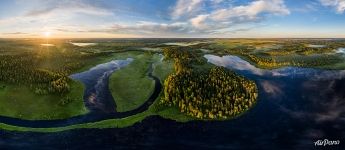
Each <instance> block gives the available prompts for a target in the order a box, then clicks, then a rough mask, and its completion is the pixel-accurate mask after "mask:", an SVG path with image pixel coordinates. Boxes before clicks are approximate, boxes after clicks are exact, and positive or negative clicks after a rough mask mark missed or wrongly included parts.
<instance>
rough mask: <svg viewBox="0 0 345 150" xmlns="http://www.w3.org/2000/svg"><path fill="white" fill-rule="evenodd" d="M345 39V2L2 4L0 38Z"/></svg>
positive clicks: (32, 0)
mask: <svg viewBox="0 0 345 150" xmlns="http://www.w3.org/2000/svg"><path fill="white" fill-rule="evenodd" d="M47 32H49V33H50V36H51V37H56V38H81V37H84V38H89V37H90V38H91V37H93V38H122V37H126V38H130V37H133V38H138V37H145V38H149V37H162V38H164V37H167V38H170V37H177V38H188V37H200V38H203V37H212V38H216V37H220V38H261V37H262V38H276V37H279V38H286V37H289V38H294V37H296V38H305V37H312V38H345V0H74V1H72V0H59V1H56V0H1V1H0V37H3V38H7V37H10V38H11V37H14V38H16V37H25V38H26V37H44V35H45V34H44V33H47Z"/></svg>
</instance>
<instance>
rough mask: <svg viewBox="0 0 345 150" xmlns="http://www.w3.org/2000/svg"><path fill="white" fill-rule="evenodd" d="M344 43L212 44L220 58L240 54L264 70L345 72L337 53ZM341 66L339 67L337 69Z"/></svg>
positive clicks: (224, 41)
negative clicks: (299, 68) (327, 70)
mask: <svg viewBox="0 0 345 150" xmlns="http://www.w3.org/2000/svg"><path fill="white" fill-rule="evenodd" d="M340 47H345V42H344V41H343V40H293V39H266V40H264V39H222V40H216V42H215V43H213V44H210V45H208V46H207V47H206V48H209V49H212V50H214V51H215V52H216V53H217V54H219V55H227V54H230V55H237V56H240V57H241V58H243V59H245V60H247V61H249V62H251V63H252V64H253V65H256V66H257V67H260V68H267V69H272V68H279V67H284V66H296V67H317V68H326V69H344V68H345V67H344V65H342V63H343V62H344V61H345V58H344V57H343V56H342V55H341V54H336V53H335V52H334V51H335V49H337V48H340ZM335 64H337V65H336V66H334V65H335Z"/></svg>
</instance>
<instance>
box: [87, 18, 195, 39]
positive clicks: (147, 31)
mask: <svg viewBox="0 0 345 150" xmlns="http://www.w3.org/2000/svg"><path fill="white" fill-rule="evenodd" d="M191 31H192V29H190V28H189V26H188V24H187V23H183V22H175V23H171V24H166V23H155V22H147V21H139V22H137V23H136V24H135V25H123V24H114V25H112V26H111V27H108V28H106V29H101V30H92V31H91V32H105V33H115V34H117V33H124V34H141V35H144V36H151V37H152V36H172V35H179V34H186V33H189V32H191Z"/></svg>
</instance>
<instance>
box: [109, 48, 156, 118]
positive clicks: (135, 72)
mask: <svg viewBox="0 0 345 150" xmlns="http://www.w3.org/2000/svg"><path fill="white" fill-rule="evenodd" d="M129 54H131V55H132V56H127V57H132V58H133V59H134V60H133V62H131V63H130V64H129V65H128V66H126V67H125V68H122V69H120V70H118V71H115V72H114V73H113V74H112V76H111V77H110V82H109V88H110V91H111V93H112V95H113V97H114V99H115V103H116V110H117V111H118V112H125V111H130V110H133V109H135V108H138V107H139V106H140V105H142V104H143V103H144V102H145V101H146V100H147V99H148V98H149V97H150V95H151V94H152V92H153V90H154V86H155V83H154V80H152V79H151V78H149V77H148V76H147V73H148V68H149V66H150V64H151V63H152V62H153V61H154V60H153V59H154V58H155V57H153V55H151V54H148V53H139V54H138V53H133V52H132V53H129ZM122 55H124V54H122Z"/></svg>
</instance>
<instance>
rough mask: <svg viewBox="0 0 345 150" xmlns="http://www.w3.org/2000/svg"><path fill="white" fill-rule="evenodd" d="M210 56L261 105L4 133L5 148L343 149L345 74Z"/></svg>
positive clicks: (3, 142) (344, 72) (211, 59)
mask: <svg viewBox="0 0 345 150" xmlns="http://www.w3.org/2000/svg"><path fill="white" fill-rule="evenodd" d="M205 58H207V59H208V61H209V62H210V63H212V64H215V65H219V66H224V67H226V68H229V69H231V70H234V71H235V72H237V73H238V74H240V75H243V76H245V77H247V78H250V79H252V80H254V81H255V82H256V83H257V85H258V89H259V97H258V101H257V104H256V105H255V106H254V107H253V108H252V109H250V110H249V111H248V112H247V113H245V114H244V115H242V116H240V117H238V118H235V119H232V120H227V121H210V122H204V121H192V122H187V123H178V122H175V121H173V120H167V119H163V118H161V117H157V116H152V117H149V118H147V119H145V120H144V121H142V122H140V123H136V124H135V125H133V126H130V127H126V128H112V129H76V130H70V131H63V132H58V133H32V132H24V133H23V132H14V131H0V135H1V136H0V138H1V139H0V146H1V147H4V148H14V149H23V148H26V147H28V146H30V147H31V148H33V149H42V148H46V147H50V148H51V149H80V148H82V147H88V148H90V149H116V148H148V149H152V148H162V149H163V148H164V149H166V148H167V145H169V147H168V148H185V149H186V148H198V149H208V148H228V149H248V148H250V149H258V148H263V149H314V148H315V145H314V142H315V141H317V140H323V139H328V140H340V141H341V143H340V145H338V146H333V147H331V148H341V147H343V144H342V142H344V141H345V92H344V91H345V71H344V70H338V71H335V70H319V69H312V68H298V67H284V68H279V69H273V70H266V69H260V68H256V67H255V66H253V65H251V64H250V63H248V62H246V61H245V60H242V59H241V58H239V57H236V56H223V57H219V56H215V55H205ZM158 81H159V80H158ZM156 84H158V83H157V82H156ZM156 86H159V85H156ZM159 92H160V91H159ZM158 94H159V93H158ZM86 96H87V94H86ZM147 105H149V104H147ZM96 110H97V109H96ZM96 112H97V111H96ZM135 113H137V112H135ZM101 114H104V113H101ZM126 115H128V114H126ZM124 116H125V115H124ZM88 117H90V116H88ZM111 117H114V116H111ZM118 117H119V116H118ZM91 118H92V117H91ZM91 121H92V120H91ZM60 125H61V124H60Z"/></svg>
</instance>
